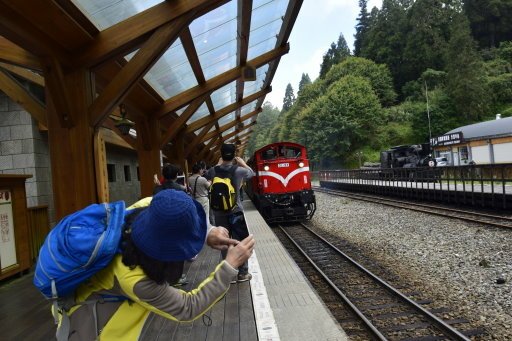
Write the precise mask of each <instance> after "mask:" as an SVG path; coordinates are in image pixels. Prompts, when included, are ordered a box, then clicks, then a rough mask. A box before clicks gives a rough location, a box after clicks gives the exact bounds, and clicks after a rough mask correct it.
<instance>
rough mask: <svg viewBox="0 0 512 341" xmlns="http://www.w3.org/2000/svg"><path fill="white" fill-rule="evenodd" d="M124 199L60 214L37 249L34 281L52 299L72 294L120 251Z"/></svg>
mask: <svg viewBox="0 0 512 341" xmlns="http://www.w3.org/2000/svg"><path fill="white" fill-rule="evenodd" d="M124 218H125V204H124V201H117V202H113V203H104V204H92V205H89V206H87V207H86V208H84V209H82V210H79V211H77V212H75V213H73V214H70V215H68V216H66V217H64V218H63V219H62V220H61V221H60V222H59V223H58V224H57V225H56V226H55V227H54V228H53V229H52V230H51V231H50V233H49V234H48V236H47V237H46V240H45V242H44V244H43V246H42V247H41V250H40V251H39V258H38V260H37V265H36V270H35V274H34V285H35V286H36V287H37V288H38V289H39V291H41V293H43V295H44V296H45V297H46V298H48V299H52V300H54V301H56V300H58V299H61V298H64V297H65V296H68V295H70V294H72V293H73V292H74V291H75V289H76V288H77V287H78V286H79V285H80V284H81V283H82V282H84V281H86V280H87V279H89V278H90V277H92V275H94V274H95V273H96V272H98V271H99V270H101V269H103V268H105V267H106V266H107V265H108V264H109V263H110V262H111V261H112V259H113V258H114V256H115V254H116V253H118V252H120V242H121V236H122V226H123V224H124Z"/></svg>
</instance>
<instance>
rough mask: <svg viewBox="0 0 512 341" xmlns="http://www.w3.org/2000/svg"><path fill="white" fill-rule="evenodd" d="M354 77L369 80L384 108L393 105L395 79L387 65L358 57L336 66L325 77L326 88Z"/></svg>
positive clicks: (350, 58) (324, 84)
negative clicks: (342, 79) (348, 77)
mask: <svg viewBox="0 0 512 341" xmlns="http://www.w3.org/2000/svg"><path fill="white" fill-rule="evenodd" d="M348 75H352V76H360V77H364V78H366V79H367V80H369V82H370V84H371V86H372V88H373V90H374V91H375V93H376V94H377V96H378V97H379V100H380V101H381V104H382V105H383V106H389V105H391V104H393V102H394V101H395V98H396V93H395V90H394V89H393V78H391V74H390V72H389V69H388V68H387V66H386V65H383V64H381V65H378V64H376V63H375V62H373V61H371V60H368V59H365V58H358V57H349V58H347V59H345V60H344V61H343V62H342V63H340V64H338V65H335V66H334V67H333V68H332V69H331V70H330V71H329V72H328V73H327V75H326V76H325V79H324V81H323V86H324V87H326V88H327V87H329V86H331V84H333V83H335V82H337V81H338V80H339V79H340V78H342V77H345V76H348Z"/></svg>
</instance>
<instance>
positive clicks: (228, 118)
mask: <svg viewBox="0 0 512 341" xmlns="http://www.w3.org/2000/svg"><path fill="white" fill-rule="evenodd" d="M234 119H235V113H234V112H232V113H230V114H227V115H226V116H224V117H222V118H221V119H219V126H221V127H222V126H224V125H226V124H228V123H231V122H233V120H234Z"/></svg>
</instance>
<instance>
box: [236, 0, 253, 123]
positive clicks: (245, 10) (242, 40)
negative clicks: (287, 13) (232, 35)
mask: <svg viewBox="0 0 512 341" xmlns="http://www.w3.org/2000/svg"><path fill="white" fill-rule="evenodd" d="M237 8H238V27H237V33H238V34H237V56H236V57H237V65H238V66H240V67H244V66H245V65H246V63H247V53H248V51H249V34H250V32H251V18H252V0H238V6H237ZM243 96H244V80H243V79H241V78H239V79H238V80H237V81H236V100H237V101H240V100H241V99H242V97H243ZM235 116H236V118H239V117H240V110H236V114H235Z"/></svg>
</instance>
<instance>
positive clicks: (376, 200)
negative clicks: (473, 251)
mask: <svg viewBox="0 0 512 341" xmlns="http://www.w3.org/2000/svg"><path fill="white" fill-rule="evenodd" d="M314 190H315V191H317V192H320V193H327V194H332V195H336V196H340V197H347V198H352V199H356V200H361V201H366V202H371V203H377V204H381V205H387V206H391V207H397V208H403V209H407V210H411V211H416V212H422V213H428V214H433V215H438V216H442V217H448V218H453V219H459V220H464V221H468V222H472V223H480V224H485V225H491V226H495V227H500V228H508V229H510V228H512V225H506V224H500V223H494V222H491V221H485V220H480V219H474V218H468V217H462V216H454V215H449V214H446V213H440V212H435V211H431V210H428V209H421V208H415V207H412V206H410V205H414V206H419V207H426V208H432V209H438V210H444V211H448V212H454V213H463V214H472V215H475V216H480V217H486V218H491V219H502V220H505V221H511V222H512V218H508V217H500V216H494V215H491V214H485V213H478V212H471V211H464V210H457V209H453V208H444V207H439V206H428V205H423V204H417V203H412V202H404V201H400V200H392V199H386V198H381V197H378V198H377V197H371V196H366V195H362V194H352V193H351V194H346V193H340V192H339V191H336V190H332V189H324V188H320V187H316V188H314ZM382 201H387V203H386V202H382ZM396 203H398V204H396ZM400 204H403V205H400Z"/></svg>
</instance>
